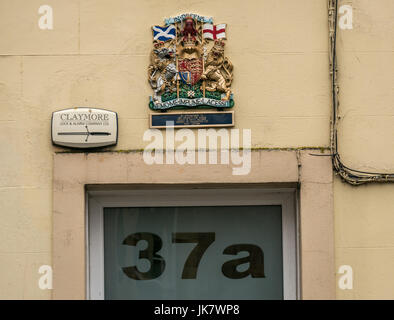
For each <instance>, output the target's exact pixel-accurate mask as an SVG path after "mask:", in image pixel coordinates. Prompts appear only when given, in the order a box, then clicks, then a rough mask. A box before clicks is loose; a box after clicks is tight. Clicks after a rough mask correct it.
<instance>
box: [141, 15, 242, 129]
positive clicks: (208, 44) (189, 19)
mask: <svg viewBox="0 0 394 320" xmlns="http://www.w3.org/2000/svg"><path fill="white" fill-rule="evenodd" d="M226 29H227V25H226V24H218V25H214V24H213V19H212V18H209V17H204V16H200V15H197V14H182V15H179V16H177V17H173V18H169V19H166V20H165V25H164V26H153V27H152V30H153V49H152V52H151V55H150V65H149V67H148V81H149V83H150V85H151V87H152V90H153V94H152V96H151V97H150V101H149V108H150V109H151V110H154V111H160V112H165V111H168V110H180V109H189V111H190V110H193V109H194V110H196V109H197V111H198V110H200V109H216V112H217V113H218V116H215V117H213V116H212V112H194V114H193V119H194V121H192V123H190V119H189V120H188V121H187V122H184V121H183V120H182V119H187V118H188V116H187V115H188V113H186V112H185V113H184V114H182V113H179V112H178V113H177V114H179V115H181V117H180V118H179V119H174V120H175V122H174V126H177V125H178V126H179V127H185V126H190V127H193V126H195V127H196V126H232V125H233V124H234V121H233V112H232V111H228V110H229V109H231V108H232V107H233V106H234V99H233V94H232V92H231V84H232V81H233V65H232V63H231V62H230V60H229V59H228V57H227V56H226V55H225V44H226V42H225V41H226V40H227V35H226V32H227V30H226ZM196 113H197V114H201V119H204V123H199V121H198V117H196ZM220 113H222V114H223V115H225V116H220ZM208 114H209V116H208ZM228 114H231V116H230V117H229V115H228ZM155 116H156V118H157V114H155ZM196 119H197V120H196ZM206 119H215V122H212V123H210V122H209V121H208V123H207V120H206ZM221 119H223V123H221ZM229 119H231V121H229ZM212 121H213V120H212ZM150 125H151V127H155V126H154V122H152V114H151V123H150ZM161 127H162V126H161Z"/></svg>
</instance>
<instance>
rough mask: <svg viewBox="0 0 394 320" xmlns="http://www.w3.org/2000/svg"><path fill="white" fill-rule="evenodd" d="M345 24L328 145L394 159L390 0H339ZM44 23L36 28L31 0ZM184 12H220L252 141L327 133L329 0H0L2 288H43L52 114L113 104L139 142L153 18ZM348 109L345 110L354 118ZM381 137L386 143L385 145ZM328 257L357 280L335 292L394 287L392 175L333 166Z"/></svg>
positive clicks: (45, 294) (275, 143) (321, 141)
mask: <svg viewBox="0 0 394 320" xmlns="http://www.w3.org/2000/svg"><path fill="white" fill-rule="evenodd" d="M340 2H341V3H343V4H352V5H353V7H354V29H353V30H346V31H339V39H338V50H339V58H338V59H339V69H340V74H339V75H340V76H339V84H340V86H341V95H340V99H341V113H342V114H343V119H342V122H341V125H340V132H339V145H340V152H341V155H342V157H343V160H344V161H345V163H347V164H349V165H350V166H353V167H355V168H360V169H368V170H386V171H394V161H393V159H394V157H393V153H394V148H393V143H394V142H393V141H394V139H392V137H393V124H394V123H393V122H394V117H393V114H394V113H393V110H394V109H393V108H394V107H393V103H392V102H393V100H394V99H393V98H394V96H393V95H394V93H393V85H392V84H393V73H392V72H390V71H391V70H392V69H393V64H394V59H393V58H394V53H393V46H394V41H393V33H392V32H389V31H390V30H393V19H392V12H394V3H393V2H392V1H391V0H375V1H369V0H354V1H340ZM43 4H47V5H50V6H52V8H53V10H54V29H53V30H45V31H44V30H40V29H39V28H38V19H39V14H38V8H39V7H40V5H43ZM185 12H195V13H199V14H202V15H209V16H213V18H214V21H215V22H216V23H227V24H228V38H229V40H228V45H227V49H226V52H227V55H228V57H229V58H230V59H231V61H232V62H233V64H234V66H235V80H234V84H233V90H234V93H235V103H236V104H235V107H234V111H235V114H236V115H235V119H236V128H240V129H243V128H250V129H252V144H253V147H262V148H276V147H281V148H286V147H291V148H298V147H304V146H307V147H328V146H329V125H330V123H329V119H330V107H331V102H330V79H329V73H328V27H327V25H328V22H327V1H326V0H297V1H294V0H254V1H252V0H248V1H246V2H245V1H241V0H218V1H208V0H203V1H192V0H188V1H186V0H182V1H181V0H179V1H176V0H160V1H159V0H151V1H147V0H135V1H128V0H112V1H105V0H46V1H44V2H42V1H38V0H0V110H1V112H0V145H1V148H0V163H1V166H0V240H1V241H0V298H17V299H21V298H34V299H45V298H50V297H51V293H50V292H49V291H42V290H40V289H39V288H38V286H37V282H38V278H39V274H38V272H37V270H38V267H39V266H40V265H42V264H51V262H52V257H51V249H52V248H51V239H52V189H53V186H52V170H53V154H54V152H56V151H61V150H62V149H60V148H55V147H53V146H52V145H51V142H50V116H51V113H52V112H53V111H55V110H59V109H64V108H69V107H75V106H91V107H98V108H100V107H101V108H107V109H110V110H113V111H116V112H118V114H119V130H120V131H119V144H118V146H116V147H114V148H111V150H131V149H140V148H143V147H144V146H145V143H144V142H143V141H142V135H143V132H144V131H145V130H146V129H147V128H148V114H149V108H148V105H147V102H148V96H149V95H150V94H151V90H150V88H149V86H148V83H147V79H146V73H147V72H146V69H147V66H148V63H149V57H148V55H149V53H150V50H151V44H152V36H151V30H150V27H151V26H152V25H156V24H162V23H163V20H164V18H166V17H169V16H174V15H177V14H179V13H185ZM352 119H353V120H352ZM390 144H391V145H390ZM334 202H335V233H336V264H337V266H339V265H342V264H350V265H351V266H352V267H353V270H354V277H355V279H354V280H355V282H354V290H352V291H346V292H345V291H342V290H339V289H338V290H337V297H338V298H394V293H393V290H391V288H390V283H392V282H393V281H394V275H393V274H392V270H393V267H394V258H393V257H394V232H393V231H394V230H393V229H394V227H392V226H393V225H394V215H393V214H392V212H393V209H394V185H368V186H362V187H358V188H355V187H350V186H348V185H345V184H343V183H342V182H341V181H340V180H339V179H335V184H334Z"/></svg>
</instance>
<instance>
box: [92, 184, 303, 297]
mask: <svg viewBox="0 0 394 320" xmlns="http://www.w3.org/2000/svg"><path fill="white" fill-rule="evenodd" d="M88 196H89V201H88V233H87V234H88V244H89V250H88V275H89V276H88V277H87V278H88V284H87V288H88V297H90V299H296V298H297V296H298V294H297V288H298V285H297V278H298V277H297V269H298V268H297V254H296V253H297V235H296V209H295V191H294V190H292V189H286V190H264V189H249V188H239V189H212V188H211V189H185V188H183V189H177V188H172V189H167V190H157V189H156V190H149V189H146V190H141V189H139V190H118V191H115V190H114V191H89V192H88Z"/></svg>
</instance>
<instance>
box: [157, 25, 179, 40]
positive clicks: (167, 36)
mask: <svg viewBox="0 0 394 320" xmlns="http://www.w3.org/2000/svg"><path fill="white" fill-rule="evenodd" d="M152 29H153V40H160V41H168V40H171V39H175V34H176V29H175V26H174V25H173V24H170V25H169V26H167V27H160V26H154V27H152Z"/></svg>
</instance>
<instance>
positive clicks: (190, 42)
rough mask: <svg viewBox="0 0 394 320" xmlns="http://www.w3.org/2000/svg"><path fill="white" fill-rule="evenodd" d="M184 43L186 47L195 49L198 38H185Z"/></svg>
mask: <svg viewBox="0 0 394 320" xmlns="http://www.w3.org/2000/svg"><path fill="white" fill-rule="evenodd" d="M182 42H183V46H184V47H194V46H195V45H196V38H194V37H191V36H190V35H189V36H188V37H187V38H183V41H182Z"/></svg>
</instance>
